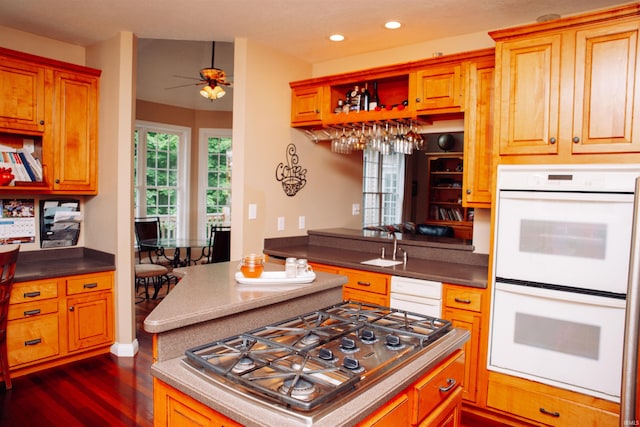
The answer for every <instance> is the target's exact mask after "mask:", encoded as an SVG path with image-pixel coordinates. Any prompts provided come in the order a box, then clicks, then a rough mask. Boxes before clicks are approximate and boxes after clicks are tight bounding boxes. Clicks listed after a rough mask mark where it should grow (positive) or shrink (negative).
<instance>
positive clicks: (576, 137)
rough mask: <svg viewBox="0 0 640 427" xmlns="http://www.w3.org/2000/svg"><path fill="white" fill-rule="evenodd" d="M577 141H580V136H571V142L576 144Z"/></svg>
mask: <svg viewBox="0 0 640 427" xmlns="http://www.w3.org/2000/svg"><path fill="white" fill-rule="evenodd" d="M578 142H580V137H579V136H574V137H573V143H574V144H577V143H578Z"/></svg>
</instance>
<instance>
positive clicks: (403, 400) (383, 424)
mask: <svg viewBox="0 0 640 427" xmlns="http://www.w3.org/2000/svg"><path fill="white" fill-rule="evenodd" d="M410 422H411V402H410V401H409V396H407V394H406V393H401V394H399V395H398V396H396V397H395V398H394V399H392V400H391V402H389V403H388V404H386V405H385V406H383V407H382V408H380V409H378V410H377V411H376V412H374V413H373V414H371V415H370V416H368V417H367V418H366V419H365V420H364V421H362V422H361V423H359V424H358V427H396V426H408V425H409V423H410Z"/></svg>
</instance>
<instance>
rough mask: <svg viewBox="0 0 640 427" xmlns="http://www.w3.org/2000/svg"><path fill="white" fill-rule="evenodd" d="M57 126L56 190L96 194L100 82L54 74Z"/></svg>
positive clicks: (69, 75) (58, 72) (60, 73)
mask: <svg viewBox="0 0 640 427" xmlns="http://www.w3.org/2000/svg"><path fill="white" fill-rule="evenodd" d="M55 100H56V115H55V122H56V124H57V126H56V130H55V137H54V141H53V142H54V145H55V148H54V155H55V157H54V165H53V189H54V191H59V192H63V191H64V192H72V193H79V194H95V192H96V191H97V173H96V161H97V155H98V149H97V148H98V147H97V143H98V79H97V78H96V77H93V76H84V75H80V74H73V73H67V72H61V71H56V72H55Z"/></svg>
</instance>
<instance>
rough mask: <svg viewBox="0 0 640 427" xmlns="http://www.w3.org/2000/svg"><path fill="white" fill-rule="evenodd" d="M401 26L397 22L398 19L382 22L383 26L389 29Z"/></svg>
mask: <svg viewBox="0 0 640 427" xmlns="http://www.w3.org/2000/svg"><path fill="white" fill-rule="evenodd" d="M401 26H402V24H401V23H399V22H398V21H389V22H386V23H385V24H384V27H385V28H388V29H390V30H396V29H398V28H400V27H401Z"/></svg>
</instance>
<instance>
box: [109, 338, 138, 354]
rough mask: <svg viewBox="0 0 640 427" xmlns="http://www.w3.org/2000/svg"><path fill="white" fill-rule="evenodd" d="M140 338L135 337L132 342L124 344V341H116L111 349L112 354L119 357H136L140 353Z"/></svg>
mask: <svg viewBox="0 0 640 427" xmlns="http://www.w3.org/2000/svg"><path fill="white" fill-rule="evenodd" d="M139 347H140V346H139V344H138V339H137V338H136V339H134V340H133V342H132V343H129V344H123V343H117V342H116V343H114V344H113V345H112V346H111V348H110V350H111V354H114V355H115V356H117V357H134V356H135V355H136V353H138V349H139Z"/></svg>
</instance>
